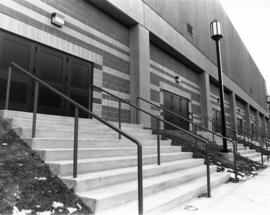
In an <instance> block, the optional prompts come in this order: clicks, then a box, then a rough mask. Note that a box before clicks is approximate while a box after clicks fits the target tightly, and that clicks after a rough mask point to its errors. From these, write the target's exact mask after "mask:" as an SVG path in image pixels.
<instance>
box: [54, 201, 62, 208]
mask: <svg viewBox="0 0 270 215" xmlns="http://www.w3.org/2000/svg"><path fill="white" fill-rule="evenodd" d="M52 207H53V208H62V207H64V204H63V203H61V202H53V203H52Z"/></svg>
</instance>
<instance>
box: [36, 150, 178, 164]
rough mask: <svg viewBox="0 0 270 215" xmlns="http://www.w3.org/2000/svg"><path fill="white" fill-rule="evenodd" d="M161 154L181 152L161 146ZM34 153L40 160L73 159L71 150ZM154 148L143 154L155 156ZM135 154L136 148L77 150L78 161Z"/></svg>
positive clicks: (38, 151) (144, 151)
mask: <svg viewBox="0 0 270 215" xmlns="http://www.w3.org/2000/svg"><path fill="white" fill-rule="evenodd" d="M160 151H161V153H170V152H177V151H178V152H181V147H179V146H162V147H160ZM36 152H37V153H38V154H39V156H40V157H41V159H42V160H45V161H57V160H71V159H73V148H58V149H38V150H36ZM156 153H157V147H156V146H150V147H149V146H148V147H144V148H143V154H144V155H147V154H156ZM136 154H137V148H136V147H126V148H125V147H112V148H108V147H106V148H80V149H79V150H78V159H88V158H101V157H103V158H105V157H116V156H118V157H124V156H132V155H136Z"/></svg>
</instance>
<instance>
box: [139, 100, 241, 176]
mask: <svg viewBox="0 0 270 215" xmlns="http://www.w3.org/2000/svg"><path fill="white" fill-rule="evenodd" d="M140 100H141V101H143V102H145V103H148V104H150V105H152V106H154V107H156V108H159V109H161V110H163V111H165V112H167V113H169V114H171V115H173V116H175V117H177V118H179V119H182V120H185V121H186V122H189V123H190V124H191V125H192V126H194V133H195V135H197V130H198V128H200V129H202V130H204V131H207V132H209V133H211V134H213V135H215V136H218V137H220V138H223V139H225V140H227V141H229V142H231V143H232V145H233V157H234V159H233V160H234V173H235V180H236V181H237V180H238V179H237V175H238V173H237V166H236V159H237V158H236V152H237V142H234V141H233V140H230V139H228V138H227V137H224V136H222V135H220V134H216V133H214V132H213V131H210V130H208V129H207V128H204V127H203V126H201V125H198V124H196V123H194V122H192V121H190V120H188V119H186V118H185V117H182V116H180V115H177V114H175V113H173V112H171V111H170V110H168V109H166V108H163V107H160V106H158V105H156V104H154V103H153V102H150V101H148V100H146V99H144V98H141V97H137V99H136V104H137V105H138V102H139V101H140ZM182 130H183V129H182Z"/></svg>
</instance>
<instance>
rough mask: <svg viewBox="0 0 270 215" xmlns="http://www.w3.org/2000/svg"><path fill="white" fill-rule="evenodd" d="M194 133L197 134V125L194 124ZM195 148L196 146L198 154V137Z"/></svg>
mask: <svg viewBox="0 0 270 215" xmlns="http://www.w3.org/2000/svg"><path fill="white" fill-rule="evenodd" d="M194 134H195V135H197V126H195V125H194ZM195 148H196V152H197V154H198V152H199V150H198V139H197V138H195Z"/></svg>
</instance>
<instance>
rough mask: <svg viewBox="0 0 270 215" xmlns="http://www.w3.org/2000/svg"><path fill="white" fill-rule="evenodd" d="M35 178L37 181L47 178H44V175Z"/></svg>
mask: <svg viewBox="0 0 270 215" xmlns="http://www.w3.org/2000/svg"><path fill="white" fill-rule="evenodd" d="M35 179H36V180H38V181H46V180H47V178H45V177H35Z"/></svg>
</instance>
